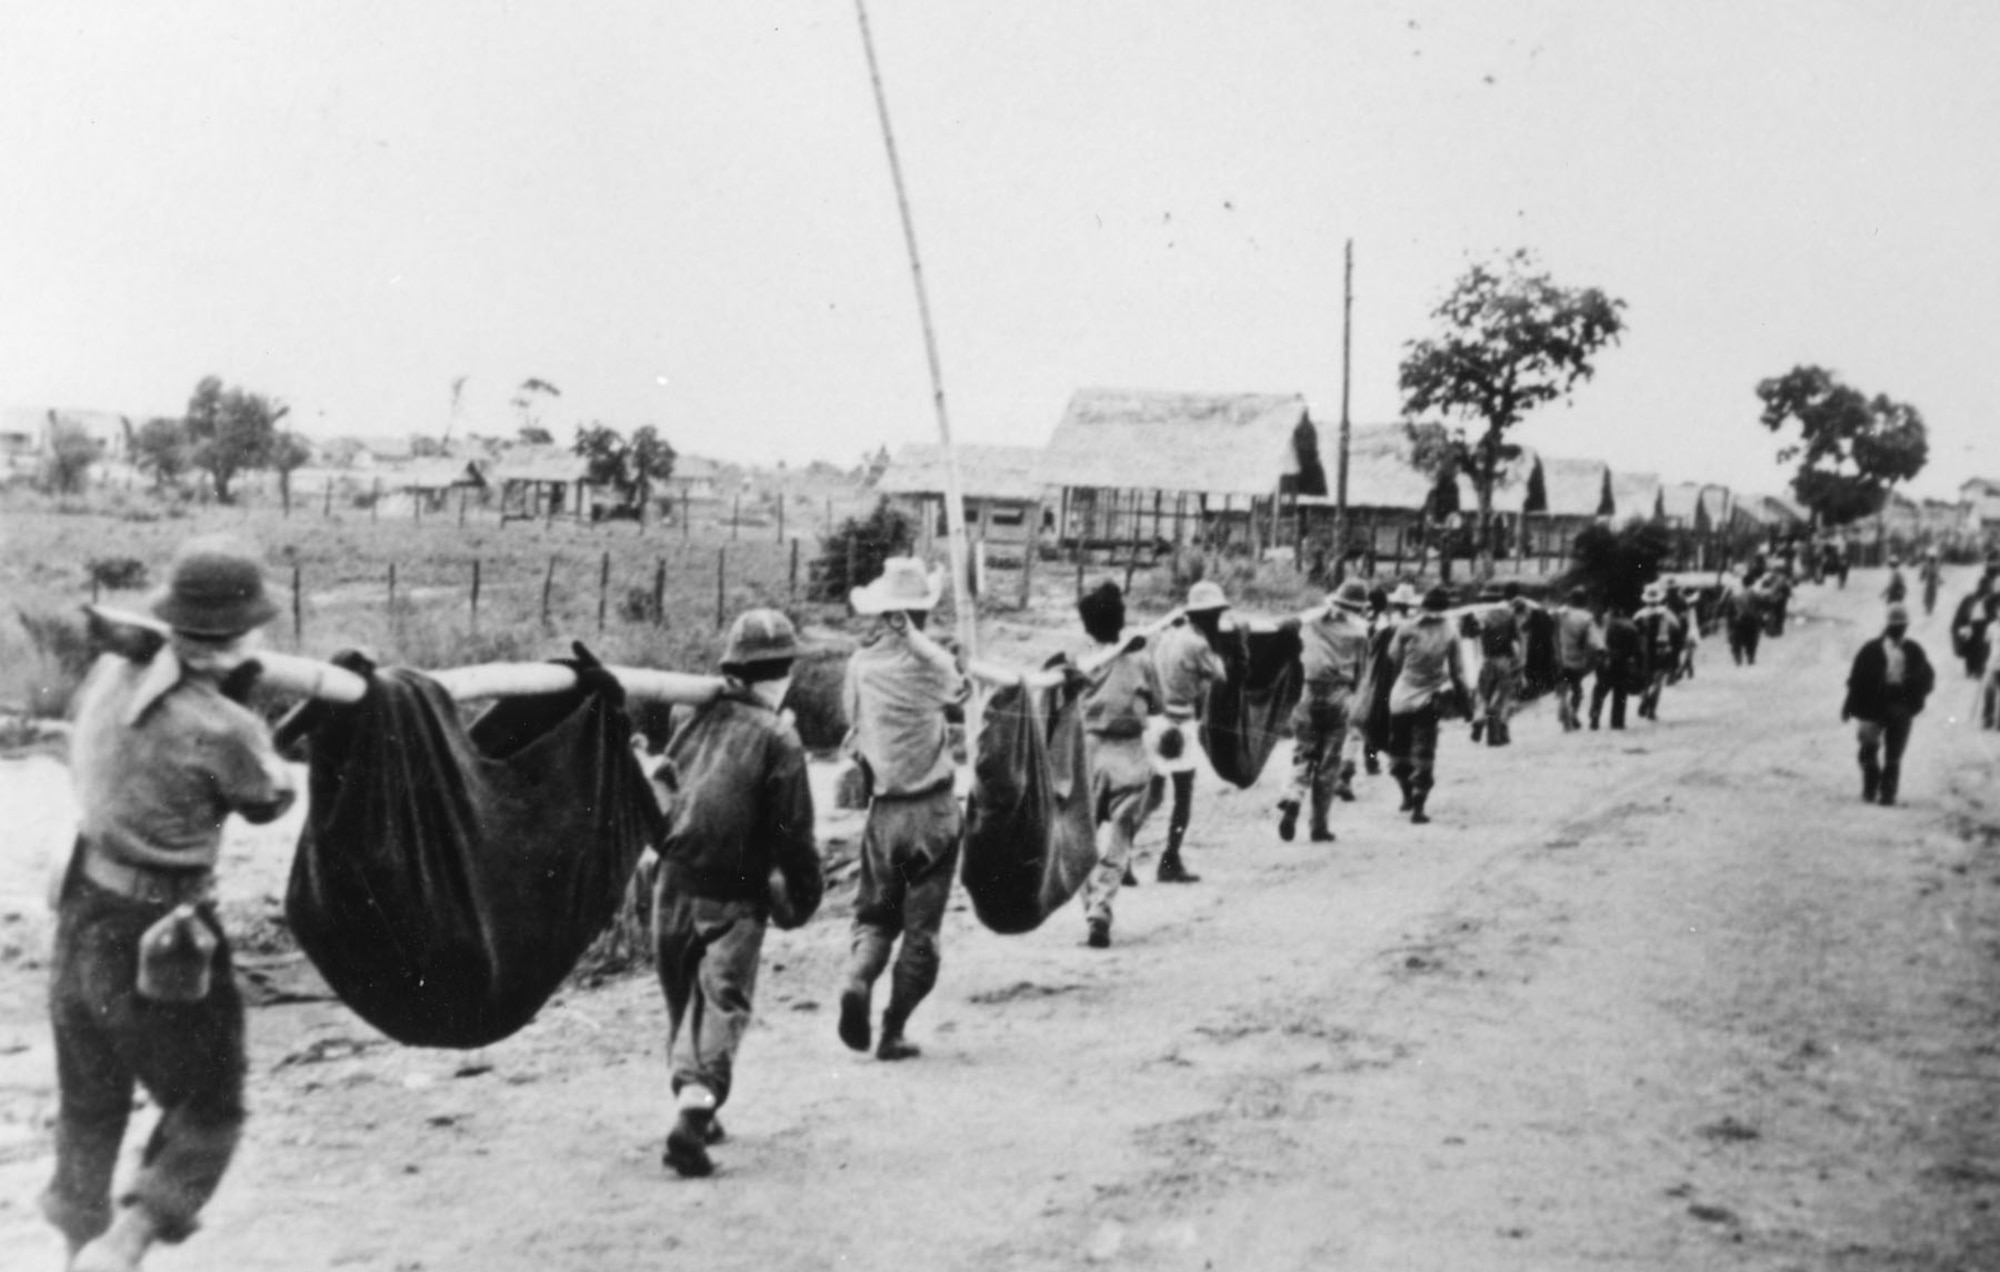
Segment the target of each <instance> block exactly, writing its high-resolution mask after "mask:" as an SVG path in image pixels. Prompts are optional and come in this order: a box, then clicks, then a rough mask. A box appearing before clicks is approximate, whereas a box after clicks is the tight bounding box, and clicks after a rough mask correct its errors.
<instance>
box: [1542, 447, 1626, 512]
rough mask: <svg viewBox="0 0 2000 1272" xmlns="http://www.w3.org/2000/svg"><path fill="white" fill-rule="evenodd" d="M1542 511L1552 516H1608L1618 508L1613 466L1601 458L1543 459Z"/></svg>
mask: <svg viewBox="0 0 2000 1272" xmlns="http://www.w3.org/2000/svg"><path fill="white" fill-rule="evenodd" d="M1542 491H1543V494H1544V495H1546V496H1547V499H1546V502H1545V505H1544V507H1543V509H1542V511H1544V512H1546V513H1548V514H1549V515H1550V516H1552V517H1608V516H1610V515H1611V514H1612V513H1613V512H1615V511H1616V510H1617V506H1618V505H1617V503H1616V502H1615V501H1614V500H1613V498H1612V493H1611V465H1609V464H1607V463H1605V462H1604V461H1603V460H1601V459H1549V458H1547V457H1544V458H1543V459H1542Z"/></svg>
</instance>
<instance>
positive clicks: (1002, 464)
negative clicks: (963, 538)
mask: <svg viewBox="0 0 2000 1272" xmlns="http://www.w3.org/2000/svg"><path fill="white" fill-rule="evenodd" d="M954 449H955V450H957V452H958V477H959V483H960V491H959V493H960V495H961V496H962V498H963V499H964V501H965V531H966V534H967V535H968V536H969V537H970V538H971V540H972V541H973V542H974V543H985V544H988V545H989V546H994V547H1000V548H1004V549H1008V550H1011V551H1021V552H1025V551H1026V550H1028V548H1029V547H1030V546H1031V545H1033V544H1034V543H1035V542H1036V540H1037V538H1038V537H1039V535H1040V533H1041V527H1042V508H1043V505H1044V502H1045V501H1044V499H1043V497H1042V484H1041V479H1040V477H1039V475H1038V474H1039V471H1040V467H1041V462H1042V452H1041V451H1040V450H1039V449H1037V448H1036V447H1032V446H964V445H961V446H957V447H954ZM945 485H946V482H945V454H944V447H942V446H938V445H935V444H923V443H914V442H913V443H910V444H909V445H906V446H903V447H902V448H900V449H899V450H897V451H896V453H895V455H894V456H893V457H891V459H890V460H889V466H888V467H887V468H885V469H883V470H882V475H881V476H880V477H879V478H878V479H877V480H876V482H875V489H876V490H877V491H878V492H880V493H882V494H885V495H888V496H889V497H890V499H891V500H892V501H893V502H894V503H895V504H896V505H897V506H898V507H901V508H902V509H903V510H904V511H906V512H908V513H910V514H911V515H912V516H913V517H914V518H915V519H916V522H917V526H918V534H919V536H920V539H921V540H922V541H923V542H924V543H925V544H926V546H928V543H929V541H930V540H932V539H935V538H936V537H938V536H940V535H942V534H943V533H944V532H945V531H944V515H945ZM1051 520H1053V518H1051Z"/></svg>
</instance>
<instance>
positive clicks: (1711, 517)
mask: <svg viewBox="0 0 2000 1272" xmlns="http://www.w3.org/2000/svg"><path fill="white" fill-rule="evenodd" d="M1660 507H1661V511H1662V512H1663V513H1664V514H1665V515H1666V518H1667V520H1668V521H1670V522H1672V523H1673V524H1675V525H1680V526H1685V527H1687V528H1688V529H1691V530H1710V529H1714V528H1716V527H1718V526H1726V525H1728V524H1729V517H1730V499H1729V487H1727V486H1713V485H1704V484H1703V483H1701V482H1698V481H1681V482H1675V483H1674V484H1673V485H1671V486H1666V487H1663V488H1662V489H1661V491H1660Z"/></svg>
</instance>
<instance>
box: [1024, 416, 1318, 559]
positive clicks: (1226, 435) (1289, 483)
mask: <svg viewBox="0 0 2000 1272" xmlns="http://www.w3.org/2000/svg"><path fill="white" fill-rule="evenodd" d="M1040 472H1041V480H1042V481H1043V482H1044V483H1045V484H1046V485H1048V486H1051V487H1054V488H1056V489H1057V491H1058V492H1059V494H1058V496H1057V499H1058V509H1057V516H1056V527H1057V533H1058V536H1059V538H1060V541H1061V542H1062V544H1063V545H1065V546H1067V547H1071V548H1073V549H1075V550H1077V551H1080V552H1088V551H1092V550H1107V549H1108V550H1113V551H1119V550H1123V551H1129V552H1131V553H1133V554H1134V556H1136V555H1137V554H1138V553H1139V552H1140V551H1142V550H1143V551H1145V552H1147V553H1149V554H1151V555H1154V556H1157V555H1158V554H1159V553H1160V552H1161V551H1162V550H1165V549H1169V548H1178V547H1181V546H1186V545H1192V544H1195V543H1200V544H1202V545H1204V546H1210V547H1216V548H1219V549H1222V550H1228V551H1248V552H1252V553H1261V552H1262V551H1263V550H1265V549H1266V548H1277V547H1283V548H1284V549H1285V550H1287V551H1289V550H1291V548H1292V547H1293V546H1294V545H1295V543H1296V541H1297V537H1298V536H1299V535H1300V533H1301V529H1300V525H1299V519H1298V516H1297V512H1298V507H1299V505H1298V502H1297V500H1298V496H1300V495H1302V494H1303V495H1324V494H1325V493H1326V491H1327V483H1326V471H1325V468H1324V467H1323V461H1322V456H1321V453H1320V445H1319V437H1318V434H1317V432H1316V431H1315V429H1314V428H1313V423H1312V418H1311V416H1310V414H1309V413H1308V412H1307V410H1306V402H1305V399H1304V398H1303V397H1301V396H1299V395H1298V394H1264V393H1171V392H1160V391H1149V390H1120V389H1081V390H1078V391H1077V392H1076V394H1074V395H1073V396H1072V397H1071V398H1070V401H1069V405H1068V408H1067V409H1066V410H1065V411H1064V412H1063V417H1062V420H1061V422H1060V423H1058V424H1057V426H1056V431H1055V435H1054V436H1053V437H1052V438H1051V439H1050V441H1049V445H1048V448H1047V449H1046V450H1045V451H1044V452H1043V455H1042V468H1041V470H1040Z"/></svg>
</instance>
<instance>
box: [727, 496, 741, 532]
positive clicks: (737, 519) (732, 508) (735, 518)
mask: <svg viewBox="0 0 2000 1272" xmlns="http://www.w3.org/2000/svg"><path fill="white" fill-rule="evenodd" d="M742 524H743V496H742V495H741V494H739V495H737V496H736V498H735V499H734V500H732V501H731V502H730V505H729V539H730V542H732V543H733V542H735V540H736V531H737V528H738V527H739V526H741V525H742Z"/></svg>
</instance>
